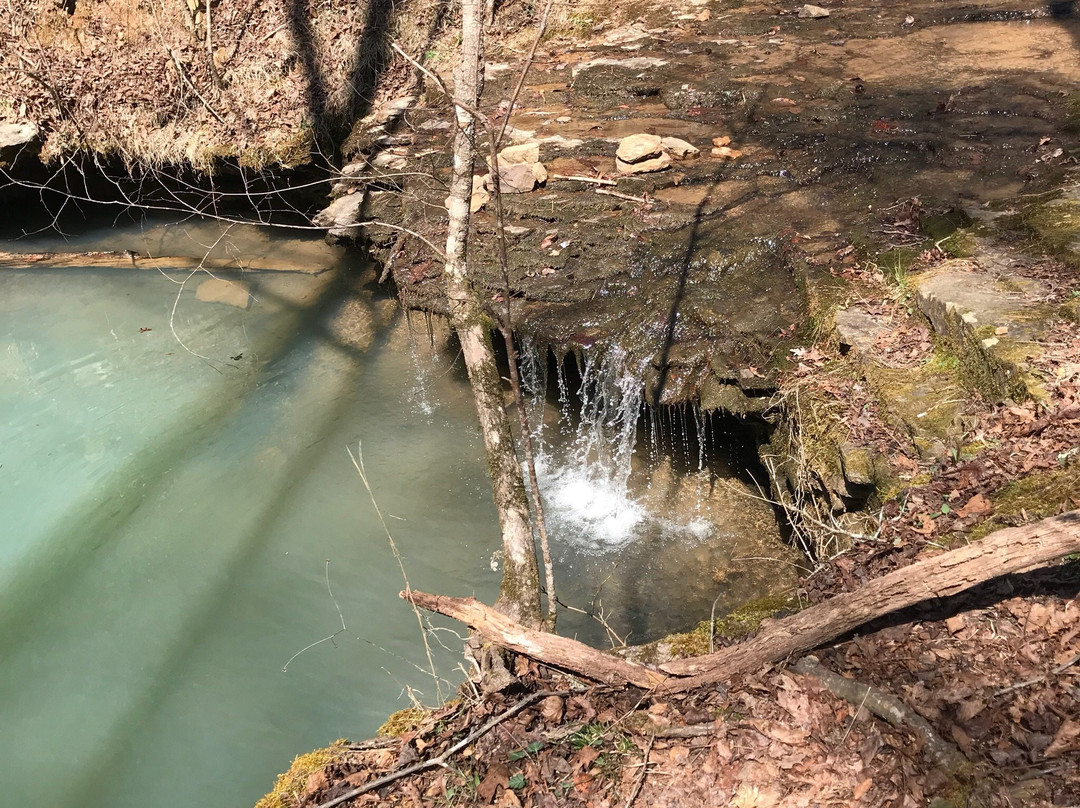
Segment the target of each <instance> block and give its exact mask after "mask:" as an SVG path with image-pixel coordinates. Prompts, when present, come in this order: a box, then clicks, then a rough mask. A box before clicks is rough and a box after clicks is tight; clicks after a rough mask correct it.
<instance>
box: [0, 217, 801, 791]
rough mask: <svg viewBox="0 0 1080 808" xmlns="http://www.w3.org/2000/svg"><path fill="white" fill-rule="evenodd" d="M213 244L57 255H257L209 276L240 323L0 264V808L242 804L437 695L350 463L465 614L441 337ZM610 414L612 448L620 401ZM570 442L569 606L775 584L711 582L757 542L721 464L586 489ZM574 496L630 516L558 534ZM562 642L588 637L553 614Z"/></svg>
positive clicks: (437, 660)
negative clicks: (727, 517) (295, 762)
mask: <svg viewBox="0 0 1080 808" xmlns="http://www.w3.org/2000/svg"><path fill="white" fill-rule="evenodd" d="M226 235H227V236H228V237H227V238H224V239H223V237H222V231H221V230H220V228H217V227H216V226H213V225H196V224H191V223H188V224H186V225H169V226H164V225H162V226H157V227H156V228H152V229H150V230H148V229H146V228H145V227H144V228H139V227H134V228H130V229H127V230H125V229H114V230H109V231H108V232H107V233H98V234H95V235H94V236H93V237H92V238H89V239H84V240H83V241H82V242H81V243H80V244H79V245H78V248H80V249H81V248H96V247H98V246H99V243H98V242H100V244H107V245H108V246H109V247H110V248H112V249H118V248H119V249H125V248H134V249H139V250H144V249H146V244H147V240H148V239H150V240H151V241H154V243H156V244H158V245H159V246H160V245H161V244H164V243H166V242H167V243H168V253H167V254H180V253H181V252H183V251H184V250H185V249H186V250H188V251H189V252H190V253H191V254H193V255H196V257H198V256H199V255H200V254H201V253H200V252H199V250H198V249H195V247H199V249H204V248H205V249H209V248H210V247H211V246H212V247H213V248H214V250H216V251H219V252H221V251H225V252H226V253H228V251H230V250H231V251H233V252H234V253H236V254H239V255H251V254H254V253H256V252H259V251H260V250H261V251H263V252H264V253H266V254H267V255H269V256H271V257H272V258H273V260H274V261H276V262H278V263H279V264H280V265H281V266H280V267H279V268H278V270H279V271H271V270H266V269H264V270H262V271H258V272H248V273H246V274H244V275H243V276H242V282H243V283H245V284H247V285H246V286H242V287H241V286H239V282H240V281H241V276H239V275H236V276H232V275H229V274H228V273H227V272H226V273H224V274H222V275H221V277H222V278H223V279H225V280H226V281H228V279H229V278H235V279H236V282H237V288H242V289H244V290H245V292H246V293H247V294H248V296H249V299H248V300H247V301H243V299H242V296H241V302H242V303H243V305H241V306H236V305H227V304H224V303H220V302H207V301H205V300H200V299H199V298H198V297H197V293H198V287H199V286H200V285H201V284H202V283H204V282H205V281H206V280H209V279H208V278H207V276H206V275H205V274H204V273H203V272H201V271H199V272H195V273H194V274H193V273H192V270H186V271H155V270H136V269H133V268H131V267H124V266H118V267H113V268H109V267H106V268H101V267H96V268H86V269H79V268H69V269H62V270H47V269H38V270H30V271H14V270H5V271H3V272H0V412H2V413H3V418H2V419H0V783H2V787H0V788H2V794H3V798H2V802H3V803H4V804H11V805H23V804H36V805H48V806H51V807H53V808H69V806H70V807H71V808H74V806H83V807H85V806H91V807H92V808H98V807H100V808H136V806H139V808H142V806H147V805H154V806H157V808H171V807H172V806H185V808H186V806H190V805H201V806H205V807H206V808H236V807H237V806H247V805H251V804H252V803H253V802H254V801H255V800H256V799H257V798H258V797H259V796H260V795H261V794H262V793H264V792H265V791H266V790H268V789H269V787H270V786H271V785H272V783H273V777H274V775H275V773H277V772H278V771H281V770H283V769H285V768H286V767H287V765H288V763H289V761H290V760H291V759H292V757H293V756H294V755H296V754H299V753H302V752H304V751H307V750H309V749H312V748H316V747H320V746H325V745H326V744H327V743H329V742H330V741H333V740H334V739H336V738H340V737H349V738H353V739H358V738H363V737H367V736H370V735H371V734H373V733H374V731H375V730H376V728H377V727H378V726H379V725H380V724H381V723H382V722H383V721H384V720H385V718H386V716H387V715H388V713H390V712H392V711H393V710H395V709H399V708H401V707H404V706H408V705H409V703H410V694H412V696H414V697H415V698H416V699H418V700H420V701H422V702H424V703H427V704H432V703H434V702H435V701H436V700H437V699H438V698H440V697H447V696H449V695H452V693H453V690H454V687H455V686H456V684H457V683H458V682H460V681H461V680H462V679H463V678H464V673H463V667H462V665H463V663H462V662H461V653H460V649H461V640H460V638H459V637H460V635H461V634H462V632H461V629H460V627H458V626H455V625H454V624H452V623H449V622H437V621H436V622H435V627H436V630H435V631H433V632H429V634H428V637H429V642H428V645H429V647H430V653H431V657H432V661H433V663H434V665H435V668H436V672H437V676H436V677H434V678H433V676H432V674H431V671H430V670H426V669H427V667H428V663H427V655H426V651H425V648H424V645H423V644H422V642H421V634H420V631H419V628H418V626H417V618H416V616H415V615H414V614H413V613H412V612H411V611H410V610H409V609H407V608H406V607H405V606H404V605H403V604H402V603H401V601H399V600H398V598H397V593H398V591H399V590H400V589H402V588H403V585H404V582H403V577H402V571H401V569H400V568H399V566H398V561H397V559H396V558H395V555H394V552H393V549H392V547H391V544H390V542H389V541H388V540H387V536H386V533H385V532H384V528H383V524H382V523H381V522H380V520H379V519H378V517H377V515H376V511H375V509H374V508H373V506H372V502H371V499H370V498H369V496H368V493H367V491H366V490H365V488H364V485H363V483H362V481H361V479H360V476H359V474H358V472H357V469H356V467H355V466H354V463H353V460H352V458H351V457H350V451H351V453H352V456H353V457H357V458H359V456H360V452H361V451H362V461H363V468H364V470H365V472H366V475H367V478H368V481H369V483H370V485H371V488H372V491H373V494H374V497H375V498H376V499H377V501H378V505H379V508H380V509H381V511H382V513H383V515H384V517H385V524H386V526H387V527H388V528H389V530H390V532H391V533H392V535H393V539H394V541H395V543H396V547H397V550H398V551H399V553H400V557H401V563H402V565H403V567H404V570H405V573H406V574H407V576H408V579H409V583H410V584H411V586H413V587H414V588H417V589H421V590H426V591H432V592H440V593H446V594H454V595H475V596H476V597H478V598H480V599H483V600H486V601H488V602H491V601H492V600H493V599H494V597H495V594H496V593H497V588H498V572H497V556H496V555H495V553H496V550H497V549H498V544H499V535H498V527H497V523H496V519H495V513H494V508H493V506H492V504H491V496H490V490H489V488H488V482H487V479H486V477H485V464H484V462H483V458H482V451H483V450H482V445H481V442H480V439H479V435H478V434H477V429H476V426H475V415H474V412H473V409H472V402H471V397H470V393H469V390H468V387H467V384H466V383H465V377H464V371H463V369H462V367H461V366H460V363H459V362H457V361H455V360H456V349H455V347H454V343H453V341H452V340H451V339H450V338H449V336H448V335H447V334H446V333H445V328H444V327H442V326H440V325H438V324H437V323H436V324H431V323H429V322H427V321H425V320H424V319H423V318H420V317H416V316H414V317H413V318H412V319H411V320H410V318H408V317H406V315H405V314H404V313H402V312H401V311H400V310H399V309H398V307H397V305H396V303H395V302H394V301H393V300H392V299H388V298H386V297H385V295H384V294H382V293H380V292H378V291H377V290H376V289H375V284H374V271H373V270H371V269H369V268H365V267H363V266H357V265H351V264H350V260H351V259H349V258H348V257H347V256H343V255H342V254H339V253H337V252H335V251H333V250H331V249H330V248H328V247H326V246H325V245H323V244H322V243H321V242H317V241H313V242H307V241H303V240H291V241H283V240H281V239H277V240H275V239H273V238H268V237H267V236H266V235H265V234H263V233H261V232H259V231H255V230H250V231H244V230H238V229H234V230H233V231H231V232H230V233H228V234H226ZM95 239H97V242H95ZM185 243H186V244H187V246H186V247H185V246H184V245H185ZM200 245H201V246H200ZM52 247H55V245H52V244H47V243H44V244H37V243H35V244H28V243H26V242H20V243H16V244H15V245H13V248H15V249H23V250H26V249H32V248H38V249H47V248H52ZM162 249H164V248H162ZM157 254H159V255H160V254H163V253H162V252H161V251H160V250H159V251H158V253H157ZM271 263H273V262H271ZM290 267H292V268H293V269H292V271H290ZM218 274H220V273H218ZM587 375H588V374H586V376H587ZM586 381H588V379H587V378H586ZM601 383H602V384H609V383H610V380H606V381H605V380H601ZM585 398H587V397H585ZM576 400H577V399H575V402H576ZM615 404H616V405H617V406H616V407H615V409H619V408H620V407H621V409H622V410H623V411H624V412H626V413H628V414H629V415H628V416H627V417H631V418H632V421H631V422H630V423H629V425H627V424H623V425H621V426H620V425H618V424H616V425H615V426H616V431H617V432H618V434H620V435H623V438H620V440H629V443H628V444H627V446H628V449H629V452H630V454H633V441H634V437H633V434H632V433H635V432H636V430H637V427H635V426H634V423H636V420H637V417H638V415H637V410H638V407H639V403H637V402H634V401H632V400H631V401H629V404H627V403H626V402H622V401H621V400H619V401H617V402H615ZM570 406H571V403H570V399H569V398H567V399H566V401H565V402H564V408H569V407H570ZM574 406H576V403H575V404H574ZM556 409H557V408H556ZM583 412H584V410H583ZM577 420H578V422H580V421H581V420H582V418H581V417H579V418H578V419H577ZM600 420H601V421H605V420H607V421H610V420H611V417H610V412H608V414H607V415H606V416H604V418H601V419H600ZM595 426H596V424H592V425H591V426H589V428H590V429H591V428H593V427H595ZM584 435H585V433H584V432H583V431H582V429H581V427H580V423H579V425H578V426H567V427H565V428H562V429H554V430H551V434H550V436H549V438H548V440H547V441H546V443H545V447H546V448H545V454H544V456H543V458H542V459H543V462H544V474H543V475H542V477H544V478H547V479H549V480H552V481H554V482H557V483H558V486H557V487H556V489H554V490H556V493H557V495H558V496H560V497H563V498H564V499H563V500H562V505H559V501H558V500H552V505H556V506H559V509H560V515H559V516H558V517H556V518H554V519H553V520H552V522H553V523H554V524H555V525H556V526H557V528H558V529H557V532H556V535H555V536H554V537H553V542H554V550H555V556H556V559H557V567H558V569H557V576H558V580H559V581H560V584H561V587H562V589H561V593H560V595H561V598H562V599H563V600H565V601H566V602H567V603H570V604H573V605H577V606H579V607H580V608H583V609H585V610H586V611H592V612H593V613H594V614H595V613H597V612H598V611H599V612H600V613H602V614H603V615H604V616H605V619H606V620H607V622H608V623H609V625H610V626H612V627H614V628H616V629H617V630H618V632H619V633H620V634H621V635H624V636H625V635H629V639H630V641H631V642H640V641H645V640H649V639H655V638H656V637H657V636H659V635H660V634H662V633H665V632H667V631H671V630H675V629H679V628H689V627H690V626H692V625H693V624H694V623H696V622H697V620H699V619H701V618H702V617H704V616H705V615H706V614H707V613H708V608H709V604H710V603H712V602H713V600H714V598H716V597H717V596H718V595H720V596H721V598H722V600H721V605H722V606H723V605H726V606H728V607H729V608H730V607H734V606H735V605H737V603H738V601H739V600H745V599H746V598H749V597H754V596H757V595H760V594H761V593H762V592H761V587H762V585H763V581H764V579H766V578H767V579H768V580H770V581H772V580H773V579H776V578H777V577H780V578H783V577H784V576H783V575H780V576H777V575H776V574H775V572H769V571H768V570H767V569H765V568H764V567H763V566H762V565H761V564H760V563H755V564H752V565H751V566H756V567H757V568H758V569H759V572H758V573H757V574H751V573H749V572H748V573H746V574H738V575H734V576H728V575H726V574H722V573H721V572H719V570H720V568H722V567H723V566H724V564H725V563H727V562H730V561H731V560H732V559H733V558H735V556H736V555H738V554H740V553H741V554H742V555H744V556H746V557H748V558H749V557H753V558H755V559H758V558H760V557H761V555H762V553H763V552H776V550H775V548H769V549H766V550H763V549H762V547H763V546H764V545H765V544H766V543H767V541H766V540H763V539H760V538H759V537H757V536H756V534H755V535H754V536H751V535H749V534H751V533H754V532H755V531H760V528H761V526H762V525H763V524H765V523H766V522H768V520H769V518H770V517H769V515H768V509H767V507H759V508H758V509H757V511H755V513H757V514H758V515H757V516H756V517H753V518H751V517H750V516H747V512H748V511H754V507H752V506H748V505H747V503H749V502H751V501H752V500H750V499H743V498H740V497H736V496H734V495H732V494H730V492H729V493H726V494H725V493H721V494H717V493H716V492H717V491H721V490H722V489H723V486H718V485H717V473H719V472H717V473H714V470H713V469H711V468H709V467H707V466H706V465H704V463H702V464H699V465H701V468H700V470H699V471H697V472H696V473H695V474H690V475H687V474H683V473H682V472H680V471H677V470H674V467H673V465H672V463H671V462H668V461H665V460H664V458H662V457H659V456H653V457H652V462H650V461H649V460H648V459H646V460H641V459H638V460H637V461H635V466H634V468H633V470H632V471H633V474H632V475H631V476H632V477H633V479H635V480H637V482H636V483H635V484H633V485H629V486H628V484H627V483H626V479H627V474H624V473H623V472H622V471H619V470H612V474H608V475H606V476H605V475H600V476H597V475H596V474H595V473H591V472H590V473H585V472H586V471H587V469H584V468H582V467H581V464H582V463H583V462H584V460H583V458H584V457H585V456H584V455H581V454H580V451H581V447H582V446H583V445H585V444H583V441H585V443H588V441H587V440H586V438H585V436H584ZM592 439H593V440H594V441H595V440H596V436H595V435H594V436H593V438H592ZM605 440H606V439H605V438H604V437H603V435H601V436H600V437H599V442H600V444H601V445H602V444H603V443H604V441H605ZM661 443H662V441H659V440H658V441H657V445H660V444H661ZM560 445H561V446H562V447H563V448H562V449H560V448H559V447H560ZM688 451H689V449H688ZM695 451H696V450H695ZM624 454H625V450H624ZM639 454H640V453H639ZM653 454H654V455H657V453H655V452H654V453H653ZM660 454H662V453H660ZM623 462H625V463H630V459H629V456H627V457H625V458H624V461H623ZM560 464H561V465H560ZM568 464H570V465H571V466H572V468H571V467H568ZM628 468H629V467H628ZM575 469H576V470H577V471H580V472H582V473H581V474H577V475H576V476H575V473H572V472H574V470H575ZM724 474H726V472H724ZM611 480H622V481H623V482H622V484H621V486H622V487H621V489H619V490H616V491H615V492H614V494H612V492H611V490H609V488H607V487H605V486H607V485H608V484H609V483H610V482H611ZM542 483H543V479H542ZM634 485H636V489H634ZM739 485H742V483H739ZM597 487H599V491H597ZM660 489H662V491H659V490H660ZM723 490H727V489H723ZM628 491H629V492H630V493H628ZM634 491H636V492H637V493H634ZM658 491H659V493H658ZM650 492H651V493H650ZM596 496H598V497H600V499H598V500H595V501H597V502H600V501H602V502H605V503H607V504H606V505H605V507H609V508H611V509H612V510H611V514H612V518H613V519H622V520H624V522H625V520H626V519H628V518H629V519H630V522H629V523H626V524H623V523H612V522H611V521H610V520H608V521H605V520H603V519H601V520H599V521H598V520H597V519H596V508H595V507H592V506H589V507H585V508H583V509H582V513H583V514H584V515H585V516H586V517H588V518H583V519H579V520H577V521H575V520H574V519H573V518H567V514H569V517H572V516H573V513H572V509H571V508H569V507H568V506H569V505H572V504H573V503H580V502H581V501H582V500H583V498H584V501H586V502H593V501H594V500H589V499H588V498H589V497H596ZM612 496H615V497H616V498H618V497H619V496H621V497H623V499H626V498H627V497H628V496H630V497H631V499H632V501H629V502H628V503H624V504H623V505H624V506H625V507H624V506H620V505H619V503H617V502H616V503H614V504H612V502H611V497H612ZM665 498H666V499H665ZM676 500H677V501H678V502H679V503H681V504H671V503H675V502H676ZM688 503H689V504H688ZM669 505H670V507H671V511H670V513H659V511H665V510H666V509H668V508H669ZM755 507H756V506H755ZM627 508H629V511H630V513H629V516H628V515H627V513H628V511H627ZM642 508H644V509H645V511H642V510H641V509H642ZM724 508H726V509H727V512H728V513H730V514H732V518H733V520H734V521H733V522H732V524H733V525H734V524H738V525H739V526H741V527H740V529H742V530H743V534H742V535H737V531H736V529H735V528H734V527H732V528H725V527H723V526H722V524H721V522H722V518H721V516H720V515H719V514H720V511H722V510H723V509H724ZM718 509H719V510H718ZM736 512H738V514H739V516H738V518H737V519H736V518H735V514H736ZM650 513H651V514H652V515H649V514H650ZM740 520H741V521H740ZM619 524H623V527H622V528H620V527H619ZM613 525H614V527H613ZM627 525H629V526H627ZM650 525H651V526H652V527H651V528H650V527H649V526H650ZM772 530H773V531H775V524H773V525H772ZM613 531H614V532H613ZM598 604H599V609H598ZM560 630H561V633H565V634H569V635H576V636H579V637H581V638H583V639H586V640H589V641H591V642H594V643H597V644H603V643H604V642H606V641H607V636H606V632H605V630H604V629H603V627H602V626H601V625H600V624H599V623H598V622H597V621H596V620H595V619H594V618H593V617H590V616H587V615H582V614H579V613H573V612H564V615H563V617H561V618H560Z"/></svg>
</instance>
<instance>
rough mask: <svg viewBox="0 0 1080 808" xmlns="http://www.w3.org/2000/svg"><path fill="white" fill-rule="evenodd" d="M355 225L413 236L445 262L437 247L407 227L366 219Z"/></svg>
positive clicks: (444, 256) (444, 257)
mask: <svg viewBox="0 0 1080 808" xmlns="http://www.w3.org/2000/svg"><path fill="white" fill-rule="evenodd" d="M356 225H357V227H369V226H372V225H374V226H375V227H385V228H387V229H389V230H398V231H400V232H402V233H406V234H408V235H410V236H413V237H414V238H418V239H420V240H421V241H422V242H424V243H425V244H426V245H427V246H428V247H430V248H431V249H432V250H433V251H434V252H435V257H436V258H438V259H439V260H440V261H445V260H446V255H445V253H443V251H442V250H440V249H439V248H438V247H436V246H435V245H434V244H432V243H431V242H430V241H429V240H428V239H426V238H425V237H424V236H422V235H420V234H419V233H417V232H416V231H415V230H410V229H409V228H407V227H402V226H401V225H397V224H390V222H380V221H379V220H377V219H368V220H367V221H363V222H357V223H356ZM318 229H320V230H324V229H325V228H318Z"/></svg>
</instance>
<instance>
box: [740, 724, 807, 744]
mask: <svg viewBox="0 0 1080 808" xmlns="http://www.w3.org/2000/svg"><path fill="white" fill-rule="evenodd" d="M750 724H751V726H753V727H754V729H756V730H757V731H758V732H760V733H761V734H762V735H764V736H765V737H766V738H769V739H770V740H773V741H779V742H780V743H786V744H790V745H793V746H794V745H796V744H800V743H802V742H803V741H805V740H806V739H807V738H808V737H810V732H809V731H808V730H805V729H799V728H798V727H788V726H785V725H784V724H780V723H778V722H776V721H751V722H750Z"/></svg>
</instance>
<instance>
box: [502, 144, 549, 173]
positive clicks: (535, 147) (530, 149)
mask: <svg viewBox="0 0 1080 808" xmlns="http://www.w3.org/2000/svg"><path fill="white" fill-rule="evenodd" d="M539 162H540V144H539V143H537V142H536V141H532V142H529V143H519V144H517V145H516V146H507V147H506V148H505V149H503V150H502V151H501V152H499V167H500V168H501V167H502V166H509V165H516V164H517V163H525V164H528V165H532V164H533V163H539Z"/></svg>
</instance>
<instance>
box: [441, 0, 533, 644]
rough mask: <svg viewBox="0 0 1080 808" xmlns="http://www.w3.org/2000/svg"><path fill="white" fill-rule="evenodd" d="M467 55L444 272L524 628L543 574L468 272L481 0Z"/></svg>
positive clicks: (460, 73) (468, 32) (512, 607)
mask: <svg viewBox="0 0 1080 808" xmlns="http://www.w3.org/2000/svg"><path fill="white" fill-rule="evenodd" d="M461 32H462V34H461V36H462V39H461V61H460V62H459V64H458V67H457V69H456V70H455V72H454V103H455V106H454V114H455V116H456V119H457V133H456V135H455V137H454V170H453V176H452V179H451V184H450V196H449V200H448V201H449V213H450V216H449V225H448V230H447V235H446V265H445V270H444V272H443V277H444V279H445V282H446V296H447V301H448V303H449V307H450V322H451V325H453V327H454V330H455V331H456V332H457V335H458V340H459V341H460V342H461V349H462V356H463V357H464V359H465V366H466V368H467V370H468V373H469V383H470V385H471V387H472V391H473V397H474V399H475V401H476V410H477V414H478V416H479V418H480V431H481V433H482V434H483V436H484V446H485V449H486V450H487V459H488V470H489V472H490V475H491V486H492V493H493V495H494V498H495V507H496V510H497V511H498V514H499V526H500V528H501V530H502V544H503V577H502V584H501V586H500V589H499V599H498V601H497V602H496V604H495V605H496V607H497V608H498V609H499V610H500V611H502V612H504V613H505V614H506V615H508V616H510V617H512V618H513V619H514V620H515V621H517V622H519V623H522V624H524V625H526V626H538V625H539V624H540V620H541V616H540V579H539V573H538V569H537V564H536V551H535V549H534V547H533V533H532V523H531V521H530V520H529V506H528V501H527V499H526V494H525V484H524V481H523V479H522V476H521V467H520V466H519V464H518V460H517V453H516V452H515V450H514V440H513V436H512V434H511V432H510V421H509V418H508V416H507V414H506V410H505V409H504V408H503V401H502V379H501V378H500V376H499V372H498V368H497V366H496V364H495V354H494V351H493V350H492V345H491V323H490V321H489V319H488V317H487V315H486V314H485V312H484V306H483V301H482V300H481V299H480V294H479V292H478V291H477V290H476V289H475V288H474V287H473V286H472V284H471V283H470V281H469V274H468V264H467V259H468V233H469V201H470V199H471V197H472V178H473V166H474V163H475V161H476V143H475V138H476V125H475V121H474V120H473V115H472V113H471V112H470V110H472V109H475V108H476V106H477V104H478V102H479V100H480V92H481V89H482V77H483V61H482V56H483V20H482V19H481V16H480V6H479V2H478V0H462V3H461Z"/></svg>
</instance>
